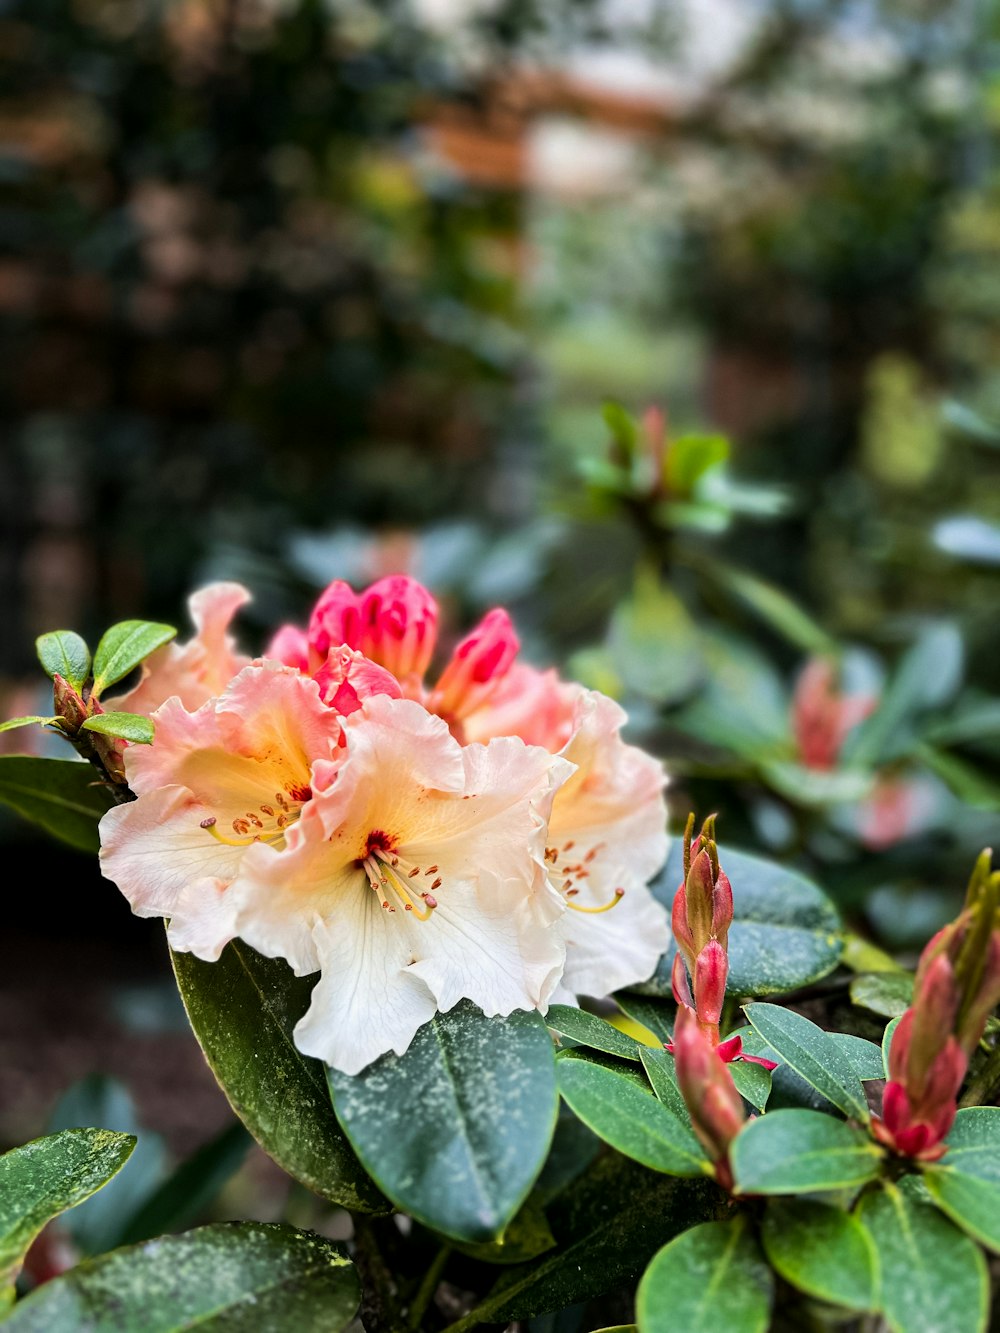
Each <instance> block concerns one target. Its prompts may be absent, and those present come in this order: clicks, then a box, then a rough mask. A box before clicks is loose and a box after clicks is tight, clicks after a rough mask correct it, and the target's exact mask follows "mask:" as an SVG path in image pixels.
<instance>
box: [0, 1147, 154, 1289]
mask: <svg viewBox="0 0 1000 1333" xmlns="http://www.w3.org/2000/svg"><path fill="white" fill-rule="evenodd" d="M134 1147H135V1139H134V1138H133V1137H132V1135H131V1134H116V1133H114V1131H112V1130H109V1129H64V1130H63V1131H62V1132H61V1133H59V1134H49V1135H47V1136H46V1137H45V1138H42V1139H35V1140H34V1141H33V1142H32V1143H26V1144H25V1145H24V1146H23V1147H21V1148H12V1149H11V1151H10V1152H8V1153H4V1154H3V1156H2V1157H0V1308H2V1306H3V1296H4V1291H5V1289H6V1288H7V1287H9V1286H10V1284H11V1283H12V1282H13V1281H14V1279H15V1277H16V1276H17V1274H18V1271H19V1270H20V1267H21V1264H22V1263H23V1261H24V1256H25V1254H26V1253H27V1251H28V1247H29V1246H30V1245H31V1242H32V1241H33V1240H34V1239H35V1237H36V1236H37V1235H38V1233H39V1232H40V1231H41V1229H42V1227H44V1226H45V1224H46V1223H47V1222H49V1221H50V1220H51V1219H52V1218H53V1217H56V1216H58V1214H59V1213H63V1212H65V1211H66V1209H67V1208H74V1207H75V1206H76V1205H77V1204H78V1203H82V1202H83V1200H84V1199H87V1198H89V1197H90V1195H91V1194H94V1193H95V1192H96V1191H97V1190H99V1189H100V1188H101V1186H102V1185H106V1184H107V1182H108V1181H109V1180H110V1179H111V1178H112V1176H114V1175H115V1174H116V1173H117V1172H118V1171H120V1170H121V1168H122V1167H123V1166H124V1165H125V1163H126V1162H127V1161H128V1159H129V1156H130V1155H131V1152H132V1149H133V1148H134Z"/></svg>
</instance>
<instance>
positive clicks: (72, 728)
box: [52, 671, 97, 736]
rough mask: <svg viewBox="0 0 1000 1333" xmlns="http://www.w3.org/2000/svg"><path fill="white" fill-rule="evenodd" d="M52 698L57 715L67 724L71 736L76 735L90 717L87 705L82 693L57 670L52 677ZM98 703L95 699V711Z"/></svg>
mask: <svg viewBox="0 0 1000 1333" xmlns="http://www.w3.org/2000/svg"><path fill="white" fill-rule="evenodd" d="M52 684H53V690H52V698H53V707H54V712H55V715H56V717H58V718H61V719H62V721H63V722H64V723H65V724H66V730H67V731H68V732H69V733H70V735H71V736H73V735H76V733H77V732H78V731H79V730H80V728H81V726H82V725H83V724H84V722H86V720H87V718H88V717H89V715H90V714H89V710H88V708H87V705H86V704H85V703H84V702H83V699H82V698H81V697H80V695H79V694H78V693H77V692H76V690H74V688H73V686H72V685H71V684H70V683H69V681H68V680H64V679H63V677H62V676H60V674H59V672H58V671H57V672H56V673H55V675H54V676H53V677H52ZM96 709H97V704H96V701H95V711H96Z"/></svg>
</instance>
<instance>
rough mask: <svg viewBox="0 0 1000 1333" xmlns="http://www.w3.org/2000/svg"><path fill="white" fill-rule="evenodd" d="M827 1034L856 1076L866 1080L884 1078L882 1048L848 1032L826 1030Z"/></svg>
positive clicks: (863, 1080)
mask: <svg viewBox="0 0 1000 1333" xmlns="http://www.w3.org/2000/svg"><path fill="white" fill-rule="evenodd" d="M827 1036H828V1037H829V1038H830V1040H831V1041H832V1042H833V1044H834V1045H835V1046H839V1047H840V1050H841V1052H842V1054H844V1055H846V1056H847V1060H848V1062H849V1064H850V1065H851V1067H852V1068H853V1070H854V1072H855V1073H856V1074H857V1076H858V1078H860V1079H861V1081H862V1082H868V1080H869V1079H873V1078H884V1077H885V1073H884V1071H883V1069H882V1048H881V1047H880V1046H876V1045H875V1043H874V1042H873V1041H867V1040H866V1039H865V1038H864V1037H855V1036H854V1035H853V1034H852V1033H850V1032H828V1033H827Z"/></svg>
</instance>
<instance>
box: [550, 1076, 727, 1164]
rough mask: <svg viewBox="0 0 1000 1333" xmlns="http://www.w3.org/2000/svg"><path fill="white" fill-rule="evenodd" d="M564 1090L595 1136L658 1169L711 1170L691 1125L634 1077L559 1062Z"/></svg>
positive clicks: (568, 1099) (566, 1098)
mask: <svg viewBox="0 0 1000 1333" xmlns="http://www.w3.org/2000/svg"><path fill="white" fill-rule="evenodd" d="M559 1091H560V1092H561V1093H562V1095H563V1097H564V1098H565V1100H566V1102H567V1103H568V1104H569V1106H570V1107H571V1108H572V1110H573V1111H574V1112H575V1113H576V1114H577V1115H578V1116H579V1117H580V1119H581V1120H582V1121H583V1123H584V1124H585V1125H588V1126H589V1127H590V1128H591V1129H592V1130H593V1131H594V1133H595V1134H598V1135H600V1137H601V1138H602V1139H603V1140H604V1141H605V1143H610V1144H611V1146H612V1147H613V1148H617V1150H618V1151H619V1152H620V1153H624V1154H625V1156H626V1157H631V1158H633V1159H634V1160H635V1161H637V1162H641V1163H642V1164H643V1166H648V1167H650V1168H651V1169H652V1170H653V1171H664V1172H666V1173H667V1174H668V1175H673V1176H700V1175H703V1174H705V1173H707V1172H708V1171H709V1169H710V1168H709V1164H708V1162H707V1161H706V1159H705V1152H704V1149H703V1148H702V1146H701V1144H700V1143H699V1142H698V1140H697V1139H696V1138H695V1136H694V1133H693V1131H692V1130H691V1127H690V1123H689V1121H688V1120H687V1118H685V1119H684V1120H681V1119H680V1118H679V1117H678V1116H677V1115H675V1114H674V1113H673V1111H672V1110H670V1109H669V1107H668V1106H667V1104H666V1103H665V1102H661V1101H660V1100H659V1099H658V1098H657V1097H653V1096H650V1094H649V1093H648V1092H643V1091H642V1090H641V1089H640V1088H637V1087H636V1086H635V1084H634V1083H633V1082H632V1080H631V1079H629V1078H622V1077H621V1076H620V1075H619V1074H618V1073H617V1072H616V1071H615V1070H613V1069H605V1068H602V1067H601V1066H600V1065H596V1064H592V1063H591V1062H590V1061H586V1060H574V1059H561V1060H560V1061H559Z"/></svg>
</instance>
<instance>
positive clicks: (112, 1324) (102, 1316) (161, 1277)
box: [4, 1222, 360, 1333]
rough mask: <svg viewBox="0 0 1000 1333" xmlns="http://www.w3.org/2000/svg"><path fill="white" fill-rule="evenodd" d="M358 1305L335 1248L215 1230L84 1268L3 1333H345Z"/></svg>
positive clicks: (51, 1285) (354, 1285) (313, 1240)
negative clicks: (193, 1330)
mask: <svg viewBox="0 0 1000 1333" xmlns="http://www.w3.org/2000/svg"><path fill="white" fill-rule="evenodd" d="M359 1300H360V1288H359V1285H358V1279H357V1274H356V1273H355V1270H354V1265H353V1264H352V1263H351V1262H350V1260H349V1259H348V1258H347V1257H346V1256H345V1255H344V1254H343V1252H342V1251H341V1250H340V1248H339V1247H337V1246H336V1245H334V1244H333V1243H332V1242H330V1241H328V1240H324V1239H322V1238H321V1237H319V1236H315V1235H312V1234H311V1233H310V1232H306V1231H297V1230H296V1229H295V1228H294V1227H289V1226H284V1225H267V1224H264V1223H261V1222H219V1223H216V1224H215V1225H213V1226H207V1227H199V1228H198V1229H197V1230H195V1231H188V1232H185V1233H184V1234H183V1235H180V1236H161V1237H160V1238H159V1239H157V1240H150V1241H146V1242H145V1243H143V1244H142V1245H131V1246H128V1247H127V1248H125V1249H121V1250H112V1252H111V1253H110V1254H104V1255H101V1256H100V1257H99V1258H97V1259H90V1260H87V1261H86V1262H85V1263H82V1264H80V1265H79V1266H78V1267H76V1268H72V1269H70V1271H69V1272H68V1273H64V1274H63V1275H62V1276H61V1277H57V1278H53V1279H52V1281H50V1282H46V1283H45V1284H44V1285H43V1286H41V1287H38V1288H37V1289H36V1290H35V1291H33V1292H32V1293H31V1295H30V1296H27V1297H26V1298H25V1299H24V1300H22V1301H20V1302H19V1303H18V1304H17V1305H15V1306H14V1308H13V1310H12V1311H11V1312H10V1314H9V1315H8V1316H7V1320H6V1323H5V1325H4V1333H54V1331H55V1330H56V1329H65V1330H67V1331H68V1330H70V1329H75V1330H81V1333H82V1330H84V1329H85V1330H87V1333H181V1330H184V1329H190V1328H193V1327H197V1328H198V1329H199V1330H203V1333H236V1330H245V1331H246V1333H249V1331H250V1330H252V1331H253V1333H289V1330H291V1329H294V1330H295V1333H342V1330H345V1329H346V1328H347V1327H348V1325H349V1324H350V1323H351V1321H352V1320H353V1318H354V1315H355V1313H356V1311H357V1308H358V1302H359Z"/></svg>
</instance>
